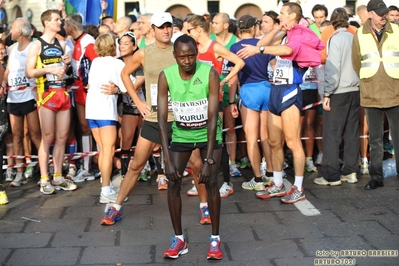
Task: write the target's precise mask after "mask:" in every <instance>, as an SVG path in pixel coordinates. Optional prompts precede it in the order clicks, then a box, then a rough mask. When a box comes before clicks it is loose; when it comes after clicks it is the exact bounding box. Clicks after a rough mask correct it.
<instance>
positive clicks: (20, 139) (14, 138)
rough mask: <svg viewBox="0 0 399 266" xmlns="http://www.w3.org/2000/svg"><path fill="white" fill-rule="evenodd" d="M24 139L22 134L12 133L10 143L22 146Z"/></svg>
mask: <svg viewBox="0 0 399 266" xmlns="http://www.w3.org/2000/svg"><path fill="white" fill-rule="evenodd" d="M23 139H24V134H23V132H13V134H12V142H13V143H14V145H22V142H23Z"/></svg>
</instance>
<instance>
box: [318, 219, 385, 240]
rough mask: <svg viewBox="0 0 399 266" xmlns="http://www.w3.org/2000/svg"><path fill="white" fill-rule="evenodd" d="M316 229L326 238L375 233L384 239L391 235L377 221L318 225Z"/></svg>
mask: <svg viewBox="0 0 399 266" xmlns="http://www.w3.org/2000/svg"><path fill="white" fill-rule="evenodd" d="M315 227H318V228H319V230H320V231H321V232H322V233H323V234H324V235H325V236H349V235H351V234H353V233H354V232H356V234H358V235H367V234H369V233H370V232H373V233H375V234H378V235H379V236H380V237H384V238H385V237H386V236H390V235H391V233H390V232H389V231H388V230H386V228H384V227H383V226H381V224H379V223H378V222H376V221H357V222H352V221H349V222H339V223H317V224H316V225H315Z"/></svg>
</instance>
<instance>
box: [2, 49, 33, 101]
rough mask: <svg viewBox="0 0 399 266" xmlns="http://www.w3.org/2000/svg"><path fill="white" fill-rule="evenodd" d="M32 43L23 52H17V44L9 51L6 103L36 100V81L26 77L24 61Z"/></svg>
mask: <svg viewBox="0 0 399 266" xmlns="http://www.w3.org/2000/svg"><path fill="white" fill-rule="evenodd" d="M31 44H32V43H30V44H29V45H28V46H27V47H26V48H25V49H24V50H23V51H19V50H18V47H19V44H18V43H16V44H15V45H14V47H13V49H12V50H11V53H10V56H9V58H8V65H7V67H8V70H9V74H8V80H7V88H10V90H9V91H8V92H7V93H8V97H7V102H8V103H23V102H27V101H30V100H35V99H36V90H32V89H36V79H35V78H27V77H26V61H27V60H28V52H29V48H30V46H31Z"/></svg>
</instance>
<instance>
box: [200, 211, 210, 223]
mask: <svg viewBox="0 0 399 266" xmlns="http://www.w3.org/2000/svg"><path fill="white" fill-rule="evenodd" d="M200 224H211V214H210V213H209V209H208V207H202V208H200Z"/></svg>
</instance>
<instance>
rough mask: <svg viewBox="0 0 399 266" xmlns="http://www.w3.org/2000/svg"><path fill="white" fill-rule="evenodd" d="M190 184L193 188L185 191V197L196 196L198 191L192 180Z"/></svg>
mask: <svg viewBox="0 0 399 266" xmlns="http://www.w3.org/2000/svg"><path fill="white" fill-rule="evenodd" d="M191 183H192V184H193V187H192V188H190V189H189V190H188V191H187V195H189V196H198V191H197V187H196V186H195V184H194V180H192V181H191Z"/></svg>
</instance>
